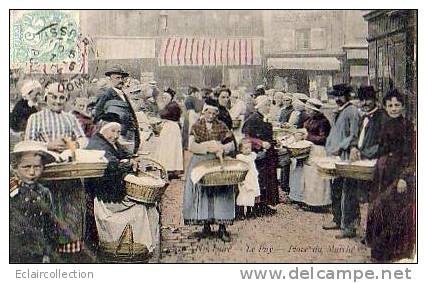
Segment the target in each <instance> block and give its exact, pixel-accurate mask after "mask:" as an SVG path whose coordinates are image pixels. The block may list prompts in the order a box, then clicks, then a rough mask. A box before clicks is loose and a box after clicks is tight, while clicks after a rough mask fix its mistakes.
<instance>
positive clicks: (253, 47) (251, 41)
mask: <svg viewBox="0 0 427 283" xmlns="http://www.w3.org/2000/svg"><path fill="white" fill-rule="evenodd" d="M158 60H159V65H160V66H223V65H225V66H244V65H261V39H259V38H227V39H223V38H199V37H169V38H165V39H164V40H163V41H162V45H161V48H160V52H159V56H158Z"/></svg>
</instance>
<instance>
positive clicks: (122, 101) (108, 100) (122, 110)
mask: <svg viewBox="0 0 427 283" xmlns="http://www.w3.org/2000/svg"><path fill="white" fill-rule="evenodd" d="M105 75H106V76H107V77H109V79H110V86H111V87H105V88H101V89H100V90H99V93H98V101H97V103H96V106H95V109H94V117H93V118H94V121H95V123H97V122H98V121H99V119H100V118H101V116H102V115H103V114H104V113H106V112H113V113H116V114H119V115H120V119H121V124H122V133H121V134H122V136H123V137H124V139H128V137H129V134H131V133H132V132H134V134H135V149H134V151H135V152H136V151H137V150H138V147H139V130H137V129H139V127H138V122H137V119H136V114H135V111H134V109H133V108H132V105H131V103H130V100H129V98H128V97H127V95H126V94H125V92H124V91H123V87H124V79H125V78H127V77H128V76H129V73H127V72H125V71H124V70H123V68H122V67H121V66H113V67H112V68H111V69H109V70H108V71H107V72H105Z"/></svg>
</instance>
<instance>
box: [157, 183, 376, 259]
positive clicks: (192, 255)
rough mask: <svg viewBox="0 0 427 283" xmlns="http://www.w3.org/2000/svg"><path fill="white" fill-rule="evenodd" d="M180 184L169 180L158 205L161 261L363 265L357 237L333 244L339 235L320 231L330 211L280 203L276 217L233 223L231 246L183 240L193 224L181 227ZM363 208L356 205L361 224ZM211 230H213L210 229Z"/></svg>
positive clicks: (216, 241) (362, 250)
mask: <svg viewBox="0 0 427 283" xmlns="http://www.w3.org/2000/svg"><path fill="white" fill-rule="evenodd" d="M182 197H183V181H181V180H174V181H173V182H172V184H171V185H170V186H169V188H168V189H167V191H166V193H165V196H164V198H163V201H162V204H161V205H162V219H161V222H162V229H161V234H162V246H161V249H162V252H161V257H160V262H162V263H177V262H182V263H213V262H217V263H225V262H242V263H244V262H253V263H255V262H256V263H262V262H264V263H266V262H269V263H270V262H271V263H272V262H275V263H285V262H293V263H303V262H355V263H356V262H359V263H362V262H369V249H368V248H366V247H365V246H363V245H362V244H360V235H361V234H362V231H358V235H359V236H358V238H356V239H344V240H337V239H335V235H337V234H338V233H339V231H336V230H335V231H324V230H322V224H323V223H325V222H328V221H329V220H330V219H331V218H332V215H331V214H330V213H314V212H306V211H302V210H296V209H295V208H293V207H292V206H290V205H285V204H280V205H279V206H278V207H277V210H278V212H277V214H276V215H275V216H271V217H262V218H256V219H251V220H244V221H237V222H235V223H234V225H232V226H230V227H229V231H230V232H231V237H232V242H231V243H224V242H222V241H221V240H220V239H216V238H213V239H202V240H200V241H198V240H197V239H189V238H188V236H189V235H191V233H193V232H194V231H197V230H198V229H201V227H197V226H184V225H183V219H182V213H181V205H182ZM366 211H367V206H366V205H364V206H363V207H362V223H364V221H365V218H366ZM215 229H217V227H215Z"/></svg>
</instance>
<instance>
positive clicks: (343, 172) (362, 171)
mask: <svg viewBox="0 0 427 283" xmlns="http://www.w3.org/2000/svg"><path fill="white" fill-rule="evenodd" d="M335 166H336V168H337V170H336V173H337V175H338V176H340V177H344V178H351V179H356V180H364V181H372V180H373V179H374V173H375V166H361V165H354V164H351V163H344V162H337V163H336V164H335Z"/></svg>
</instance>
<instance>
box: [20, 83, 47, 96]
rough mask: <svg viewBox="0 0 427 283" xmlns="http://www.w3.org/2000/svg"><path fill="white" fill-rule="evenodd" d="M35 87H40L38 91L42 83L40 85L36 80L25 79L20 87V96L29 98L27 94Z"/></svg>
mask: <svg viewBox="0 0 427 283" xmlns="http://www.w3.org/2000/svg"><path fill="white" fill-rule="evenodd" d="M37 88H39V89H40V91H41V89H42V85H41V84H40V83H39V82H38V81H36V80H26V81H25V82H24V83H23V85H22V87H21V94H22V97H23V98H24V99H26V100H28V98H29V96H28V94H29V93H30V92H31V91H33V90H35V89H37Z"/></svg>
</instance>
